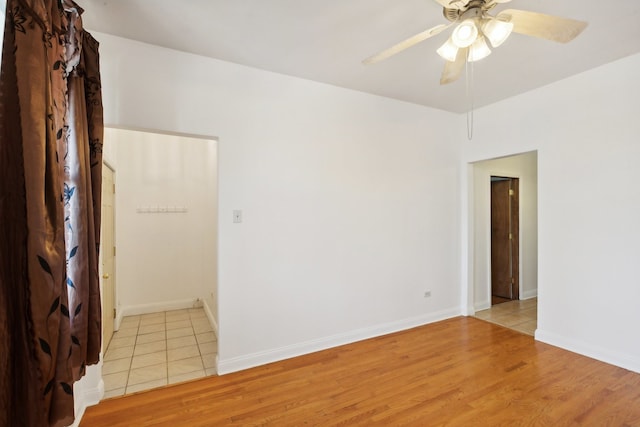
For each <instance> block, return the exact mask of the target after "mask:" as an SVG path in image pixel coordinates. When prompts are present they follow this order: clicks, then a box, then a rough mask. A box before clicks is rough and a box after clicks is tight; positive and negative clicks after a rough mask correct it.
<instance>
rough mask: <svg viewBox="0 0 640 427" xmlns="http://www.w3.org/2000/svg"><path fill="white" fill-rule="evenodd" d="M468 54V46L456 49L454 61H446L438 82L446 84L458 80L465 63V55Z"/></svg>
mask: <svg viewBox="0 0 640 427" xmlns="http://www.w3.org/2000/svg"><path fill="white" fill-rule="evenodd" d="M468 54H469V48H468V47H465V48H463V49H458V54H457V55H456V60H455V62H450V61H446V62H445V64H444V69H443V70H442V77H440V84H441V85H446V84H449V83H451V82H454V81H456V80H458V78H459V77H460V74H462V70H463V69H464V66H465V64H466V63H467V55H468Z"/></svg>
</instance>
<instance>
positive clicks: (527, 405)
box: [80, 317, 640, 427]
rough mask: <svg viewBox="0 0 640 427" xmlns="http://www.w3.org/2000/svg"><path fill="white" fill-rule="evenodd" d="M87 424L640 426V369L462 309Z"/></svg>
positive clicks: (104, 408)
mask: <svg viewBox="0 0 640 427" xmlns="http://www.w3.org/2000/svg"><path fill="white" fill-rule="evenodd" d="M80 425H81V426H82V427H101V426H109V427H118V426H138V427H143V426H171V427H174V426H190V427H196V426H229V425H233V426H303V425H308V426H337V425H341V426H444V425H447V426H554V427H555V426H639V425H640V375H638V374H636V373H633V372H630V371H627V370H625V369H621V368H617V367H614V366H611V365H608V364H606V363H602V362H598V361H596V360H593V359H589V358H587V357H583V356H580V355H577V354H575V353H571V352H569V351H564V350H561V349H559V348H556V347H553V346H550V345H547V344H544V343H540V342H536V341H535V340H534V339H533V337H530V336H528V335H525V334H522V333H519V332H516V331H513V330H510V329H507V328H504V327H502V326H498V325H495V324H491V323H488V322H485V321H481V320H479V319H476V318H473V317H458V318H454V319H449V320H446V321H442V322H438V323H433V324H430V325H426V326H423V327H419V328H415V329H411V330H408V331H403V332H399V333H396V334H391V335H386V336H382V337H378V338H373V339H370V340H366V341H361V342H357V343H354V344H349V345H345V346H342V347H337V348H333V349H329V350H325V351H321V352H317V353H313V354H309V355H305V356H301V357H296V358H293V359H289V360H285V361H281V362H277V363H272V364H269V365H265V366H261V367H257V368H253V369H248V370H245V371H241V372H236V373H233V374H228V375H222V376H213V377H206V378H203V379H200V380H196V381H192V382H189V383H183V384H178V385H172V386H167V387H164V388H160V389H156V390H151V391H148V392H142V393H138V394H133V395H130V396H124V397H118V398H114V399H108V400H106V401H104V402H101V403H100V404H98V405H97V406H93V407H90V408H88V409H87V411H86V413H85V415H84V418H83V420H82V422H81V424H80Z"/></svg>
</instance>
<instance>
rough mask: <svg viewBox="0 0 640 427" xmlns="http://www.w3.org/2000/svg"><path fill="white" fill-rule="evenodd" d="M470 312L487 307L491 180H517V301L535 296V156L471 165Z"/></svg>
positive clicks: (489, 266) (536, 257) (512, 157)
mask: <svg viewBox="0 0 640 427" xmlns="http://www.w3.org/2000/svg"><path fill="white" fill-rule="evenodd" d="M473 166H474V173H473V179H474V187H473V200H474V203H473V223H474V225H473V236H474V238H473V246H474V262H473V270H474V273H473V277H474V285H473V290H474V309H475V310H484V309H486V308H489V307H491V182H490V181H491V176H506V177H510V178H518V179H519V183H518V184H519V208H520V210H519V219H520V240H519V242H520V247H519V254H520V257H519V273H520V277H519V284H520V299H528V298H533V297H535V296H537V295H538V171H537V169H538V168H537V153H535V152H532V153H526V154H520V155H516V156H509V157H504V158H501V159H494V160H486V161H482V162H478V163H474V164H473Z"/></svg>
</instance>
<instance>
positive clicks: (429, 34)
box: [362, 24, 452, 65]
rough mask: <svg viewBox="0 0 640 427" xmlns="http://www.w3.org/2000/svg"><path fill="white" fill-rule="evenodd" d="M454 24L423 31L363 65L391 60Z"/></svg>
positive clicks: (371, 57)
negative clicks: (397, 54) (390, 58)
mask: <svg viewBox="0 0 640 427" xmlns="http://www.w3.org/2000/svg"><path fill="white" fill-rule="evenodd" d="M451 25H452V24H448V25H445V24H440V25H436V26H435V27H433V28H429V29H428V30H426V31H423V32H421V33H418V34H416V35H415V36H412V37H409V38H408V39H406V40H403V41H401V42H400V43H398V44H396V45H393V46H391V47H390V48H388V49H385V50H383V51H382V52H380V53H377V54H375V55H373V56H370V57H368V58H367V59H365V60H364V61H362V63H363V64H367V65H368V64H375V63H376V62H380V61H382V60H384V59H387V58H389V57H390V56H393V55H395V54H396V53H400V52H402V51H403V50H405V49H409V48H410V47H411V46H414V45H416V44H418V43H420V42H421V41H424V40H426V39H428V38H429V37H433V36H435V35H437V34H440V33H441V32H442V31H443V30H445V29H447V28H448V27H450V26H451Z"/></svg>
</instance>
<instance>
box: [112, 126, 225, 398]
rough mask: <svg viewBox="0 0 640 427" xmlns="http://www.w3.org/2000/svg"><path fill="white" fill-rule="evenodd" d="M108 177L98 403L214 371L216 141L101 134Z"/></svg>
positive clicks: (118, 132)
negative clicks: (110, 211)
mask: <svg viewBox="0 0 640 427" xmlns="http://www.w3.org/2000/svg"><path fill="white" fill-rule="evenodd" d="M104 140H105V148H104V157H105V159H107V161H108V162H109V165H111V166H112V167H113V169H114V170H115V171H116V172H117V181H116V183H115V184H116V188H117V191H116V193H115V194H116V198H115V247H116V251H115V253H116V254H117V262H116V264H115V265H116V269H115V276H117V280H116V281H115V285H116V286H115V287H116V289H115V309H116V321H115V329H116V332H115V333H114V335H113V339H112V340H111V342H110V343H107V342H105V343H104V345H105V346H106V345H107V344H108V347H106V348H103V356H104V357H103V360H104V362H103V365H102V378H103V380H104V384H105V397H113V396H118V395H122V394H125V393H131V392H135V391H140V390H146V389H150V388H154V387H158V386H163V385H167V384H171V383H175V382H179V381H185V380H189V379H193V378H198V377H202V376H205V375H211V374H214V373H215V371H216V366H215V364H216V353H217V140H216V139H215V138H203V137H192V136H184V135H173V134H170V135H169V134H162V133H155V132H149V131H134V130H125V129H113V128H107V129H105V138H104Z"/></svg>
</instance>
